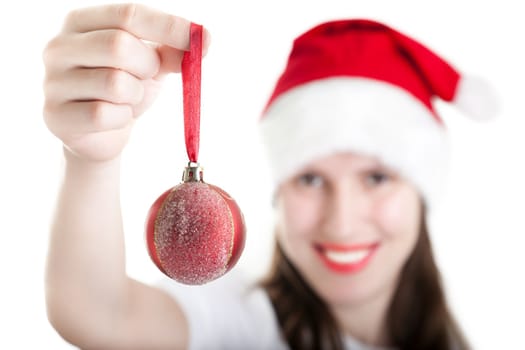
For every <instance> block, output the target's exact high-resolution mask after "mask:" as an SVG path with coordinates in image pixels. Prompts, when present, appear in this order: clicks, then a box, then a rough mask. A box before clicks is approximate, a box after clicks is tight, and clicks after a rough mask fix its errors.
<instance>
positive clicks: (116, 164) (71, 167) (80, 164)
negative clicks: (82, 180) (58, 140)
mask: <svg viewBox="0 0 525 350" xmlns="http://www.w3.org/2000/svg"><path fill="white" fill-rule="evenodd" d="M63 151H64V159H65V163H66V170H67V172H71V171H72V172H77V173H78V172H80V173H82V174H85V175H88V174H91V173H100V172H102V173H107V172H108V171H110V172H113V171H118V170H119V169H120V155H118V156H117V157H115V158H112V159H106V160H92V159H87V158H82V157H79V156H77V155H76V154H74V153H73V152H71V150H69V149H68V148H67V147H65V146H64V147H63Z"/></svg>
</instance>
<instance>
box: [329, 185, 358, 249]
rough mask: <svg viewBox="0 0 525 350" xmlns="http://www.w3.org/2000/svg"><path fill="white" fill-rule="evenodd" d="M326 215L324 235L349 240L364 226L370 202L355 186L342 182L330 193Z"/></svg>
mask: <svg viewBox="0 0 525 350" xmlns="http://www.w3.org/2000/svg"><path fill="white" fill-rule="evenodd" d="M326 204H327V205H326V207H325V215H324V225H323V226H324V231H325V232H324V233H325V235H327V236H329V237H330V239H334V240H335V239H343V238H344V239H348V238H349V237H351V236H354V235H356V234H357V232H358V230H359V227H360V225H362V224H363V221H364V219H365V214H366V210H367V209H366V208H367V206H368V201H367V200H366V197H365V196H364V194H363V193H362V191H360V190H359V188H358V187H357V186H355V184H352V183H350V182H342V183H340V184H338V185H337V186H334V187H333V189H332V190H331V191H330V193H329V195H328V198H327V203H326Z"/></svg>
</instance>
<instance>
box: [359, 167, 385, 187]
mask: <svg viewBox="0 0 525 350" xmlns="http://www.w3.org/2000/svg"><path fill="white" fill-rule="evenodd" d="M390 179H391V177H390V175H388V174H387V173H386V172H384V171H377V170H376V171H372V172H370V173H368V174H367V175H366V179H365V181H366V184H367V185H369V186H378V185H381V184H383V183H385V182H387V181H389V180H390Z"/></svg>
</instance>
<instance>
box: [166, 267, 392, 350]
mask: <svg viewBox="0 0 525 350" xmlns="http://www.w3.org/2000/svg"><path fill="white" fill-rule="evenodd" d="M159 286H160V287H161V288H162V289H164V290H165V291H167V292H168V293H169V294H170V295H172V296H173V297H174V298H175V299H176V300H177V302H178V303H179V305H180V306H181V307H182V309H183V311H184V314H185V316H186V318H187V320H188V323H189V329H190V337H189V339H190V344H189V349H190V350H211V349H213V350H220V349H224V350H237V349H239V350H245V349H253V350H288V349H289V348H288V345H287V344H286V342H284V341H283V340H282V339H281V337H280V333H279V323H278V321H277V317H276V315H275V313H274V309H273V306H272V304H271V302H270V299H269V297H268V295H267V294H266V292H265V291H264V290H263V289H262V288H260V287H258V286H254V285H251V284H250V283H249V282H248V280H247V279H246V278H244V277H243V276H242V274H241V273H240V272H238V271H236V270H235V269H234V271H231V272H229V273H227V274H226V275H224V276H223V277H221V278H219V279H217V280H215V281H212V282H210V283H207V284H205V285H202V286H186V285H182V284H179V283H177V282H175V281H172V280H170V279H168V278H166V279H164V280H162V281H161V282H160V284H159ZM344 344H345V348H346V349H351V350H387V349H385V348H378V347H373V346H369V345H365V344H363V343H361V342H359V341H358V340H356V339H354V338H351V337H345V338H344Z"/></svg>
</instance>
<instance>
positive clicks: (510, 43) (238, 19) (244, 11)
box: [0, 0, 525, 350]
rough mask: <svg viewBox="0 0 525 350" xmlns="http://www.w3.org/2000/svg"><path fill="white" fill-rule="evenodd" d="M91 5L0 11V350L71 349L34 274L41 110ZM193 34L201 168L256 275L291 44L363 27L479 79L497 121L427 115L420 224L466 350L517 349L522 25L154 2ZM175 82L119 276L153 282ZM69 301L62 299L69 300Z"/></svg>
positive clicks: (427, 13) (422, 8)
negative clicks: (53, 58)
mask: <svg viewBox="0 0 525 350" xmlns="http://www.w3.org/2000/svg"><path fill="white" fill-rule="evenodd" d="M100 3H104V2H103V1H87V0H86V1H80V0H77V1H36V0H33V1H16V2H13V1H10V2H3V3H2V5H0V26H1V27H0V35H1V42H2V49H1V55H0V60H1V66H0V74H1V75H0V81H1V84H0V89H1V94H0V108H1V109H0V111H1V112H0V160H1V163H0V164H1V165H0V166H1V171H0V180H1V181H0V213H1V214H0V215H1V219H0V283H1V285H0V348H2V349H7V348H9V349H29V348H32V349H36V348H38V349H69V348H71V347H70V346H69V345H67V344H66V343H65V342H64V341H63V340H61V338H60V337H59V336H58V335H57V334H56V333H55V332H54V330H53V329H52V328H51V327H50V326H49V324H48V323H47V319H46V314H45V304H44V264H45V257H46V252H47V241H48V228H49V222H50V218H51V215H52V207H53V203H54V199H55V196H56V190H57V186H58V184H59V181H60V175H61V170H62V169H61V167H62V158H61V156H62V155H61V145H60V143H59V142H58V141H57V140H56V139H54V138H53V136H51V134H50V133H49V132H48V131H47V129H46V128H45V126H44V124H43V121H42V115H41V108H42V102H43V96H42V89H41V83H42V79H43V75H44V72H43V64H42V61H41V52H42V49H43V47H44V46H45V43H46V42H47V41H48V40H49V39H51V38H52V36H54V35H55V34H56V33H57V32H58V30H59V29H60V26H61V23H62V21H63V18H64V16H65V15H66V14H67V12H68V11H69V10H70V9H73V8H76V7H84V6H89V5H95V4H100ZM148 4H149V5H151V6H153V7H157V8H159V9H162V10H165V11H167V12H172V13H174V14H177V15H180V16H183V17H186V18H188V19H191V20H193V21H195V22H199V23H202V24H204V25H205V26H206V27H207V28H208V29H209V30H210V32H211V33H212V46H211V48H210V51H209V54H208V56H207V58H206V59H205V61H204V66H203V103H202V104H203V106H202V109H203V110H202V141H201V156H200V160H201V163H202V164H203V165H204V166H205V168H206V179H207V181H208V182H210V183H214V184H217V185H219V186H221V187H222V188H224V189H225V190H226V191H228V192H230V194H231V195H232V196H233V197H234V198H236V199H237V201H238V203H239V204H240V206H241V207H242V209H243V211H244V214H245V217H246V221H247V227H248V240H247V247H246V249H245V252H244V254H243V256H242V258H241V261H240V262H239V267H238V268H240V269H245V270H248V271H250V272H251V273H252V275H253V276H255V277H256V276H259V275H260V274H261V273H262V272H263V271H264V269H265V267H266V265H267V263H268V259H269V252H270V247H271V242H272V241H271V225H270V222H271V206H270V194H269V193H270V183H269V180H268V174H267V170H266V165H265V163H264V158H263V154H262V153H261V150H260V145H259V143H258V139H257V133H256V126H257V120H258V117H259V114H260V111H261V109H262V107H263V105H264V103H265V99H266V98H267V97H268V95H269V93H270V90H271V88H272V84H273V83H274V81H275V79H276V78H277V74H278V73H279V72H280V71H281V69H282V67H283V64H284V62H285V59H286V56H287V54H288V51H289V48H290V44H291V41H292V39H293V38H294V37H295V36H296V35H298V34H299V33H300V32H302V31H304V30H306V29H308V28H309V27H311V26H313V25H314V24H317V23H319V22H321V21H324V20H327V19H336V18H342V17H369V18H372V19H377V20H382V21H385V22H386V23H388V24H390V25H392V26H394V27H396V28H398V29H400V30H401V31H404V32H406V33H407V34H409V35H411V36H413V37H415V38H417V39H419V40H421V41H423V42H424V43H426V44H427V45H428V46H430V47H431V48H433V49H434V50H436V51H437V52H439V53H441V54H442V55H443V56H444V57H446V58H447V59H449V60H450V61H451V62H453V63H454V65H455V66H456V67H458V68H459V69H460V70H461V71H463V72H470V73H475V74H478V75H482V76H484V77H486V78H488V79H489V80H490V81H491V82H492V84H493V85H494V86H495V87H496V88H497V89H498V90H499V93H500V96H501V99H502V102H503V103H502V105H503V109H502V114H501V116H500V118H499V119H498V120H496V121H492V122H490V123H483V124H477V123H474V122H472V121H470V120H467V119H466V118H464V117H463V116H462V115H460V114H459V113H457V112H456V111H455V110H454V109H453V108H452V107H450V106H448V105H445V104H443V103H440V104H439V106H438V107H439V109H440V111H441V112H442V114H443V116H444V118H445V120H446V122H447V128H448V129H449V132H450V135H451V138H452V146H453V159H452V169H451V174H450V184H449V190H448V192H447V193H446V196H445V200H444V203H443V209H442V210H441V211H440V212H439V213H438V215H436V217H435V218H434V220H433V222H432V235H433V241H434V245H435V249H436V254H437V257H438V261H439V264H440V267H441V269H442V272H443V275H444V279H445V282H446V286H447V291H448V293H449V297H450V301H451V304H452V308H453V310H454V312H455V313H456V315H457V317H458V319H459V321H460V323H461V324H462V326H463V328H464V329H465V332H466V334H467V336H468V337H469V338H470V340H471V342H472V343H473V344H474V347H475V348H476V349H488V350H493V349H518V348H521V349H523V348H525V340H523V336H522V332H523V325H524V318H523V317H524V312H525V303H524V301H523V296H524V295H525V283H524V278H523V272H522V268H523V267H524V266H525V258H524V256H525V254H523V249H524V247H523V246H524V243H525V239H524V235H525V224H524V222H523V217H524V210H525V205H524V204H523V198H524V197H525V184H524V183H523V180H524V179H525V171H524V169H525V167H524V165H523V163H524V158H523V157H522V150H523V149H524V148H525V140H524V138H523V135H524V133H525V120H524V108H523V103H522V102H521V101H523V94H524V91H523V81H524V79H525V69H524V63H525V50H524V49H523V45H524V41H523V34H524V33H525V21H523V16H522V12H521V11H520V10H518V4H519V2H517V1H516V2H514V1H511V0H508V1H497V2H496V1H490V2H488V1H486V2H483V1H451V0H446V1H445V0H442V1H439V2H424V1H416V0H414V1H393V0H384V1H330V0H324V1H312V2H307V1H285V0H280V1H271V0H264V1H262V0H260V1H227V0H222V1H217V0H192V1H189V0H186V1H177V0H172V1H150V2H148ZM185 157H186V155H185V151H184V141H183V137H182V106H181V92H180V77H179V76H175V75H173V76H170V77H168V79H167V81H166V84H165V88H164V90H163V92H162V94H161V96H160V97H159V99H158V100H157V102H156V104H155V105H154V106H153V107H152V108H151V109H150V110H149V111H148V112H147V113H146V114H145V115H144V116H143V117H142V118H141V121H140V122H139V123H138V125H137V128H136V129H135V130H134V133H133V135H132V139H131V141H130V144H129V146H128V147H127V149H126V151H125V156H124V172H123V183H122V196H123V210H124V220H125V229H126V240H127V241H126V244H127V248H128V250H127V260H128V271H129V274H130V275H132V276H133V277H135V278H138V279H140V280H143V281H146V282H153V281H155V280H156V279H158V278H159V277H160V273H159V272H158V271H157V270H156V268H155V267H154V266H153V265H152V263H151V262H150V260H149V258H148V256H147V252H146V249H145V246H144V240H143V224H144V219H145V216H146V212H147V210H148V208H149V206H150V205H151V203H152V202H153V201H154V199H155V198H156V197H157V196H158V195H160V193H161V192H163V191H164V190H165V189H167V188H169V187H171V186H173V185H175V184H176V183H177V182H178V181H179V178H180V173H181V170H182V168H183V166H184V165H185V162H186V158H185ZM73 304H74V303H73Z"/></svg>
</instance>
